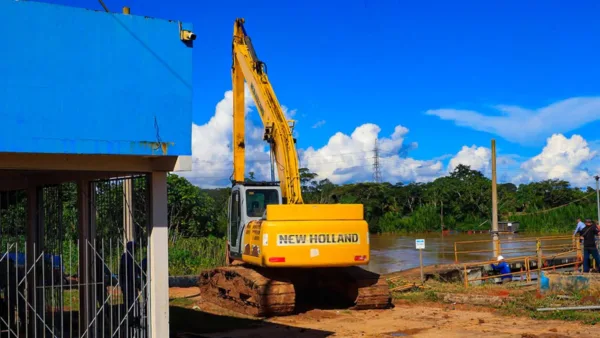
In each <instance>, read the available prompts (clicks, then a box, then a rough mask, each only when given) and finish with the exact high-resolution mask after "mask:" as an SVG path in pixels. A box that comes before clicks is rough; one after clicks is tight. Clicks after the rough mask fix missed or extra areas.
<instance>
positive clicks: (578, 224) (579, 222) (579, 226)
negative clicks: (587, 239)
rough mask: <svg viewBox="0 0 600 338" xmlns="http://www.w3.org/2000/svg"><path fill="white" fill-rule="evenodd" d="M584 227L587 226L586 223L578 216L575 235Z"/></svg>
mask: <svg viewBox="0 0 600 338" xmlns="http://www.w3.org/2000/svg"><path fill="white" fill-rule="evenodd" d="M583 228H585V224H583V222H582V221H581V218H577V227H576V228H575V231H574V232H573V236H575V235H577V233H578V232H579V230H582V229H583Z"/></svg>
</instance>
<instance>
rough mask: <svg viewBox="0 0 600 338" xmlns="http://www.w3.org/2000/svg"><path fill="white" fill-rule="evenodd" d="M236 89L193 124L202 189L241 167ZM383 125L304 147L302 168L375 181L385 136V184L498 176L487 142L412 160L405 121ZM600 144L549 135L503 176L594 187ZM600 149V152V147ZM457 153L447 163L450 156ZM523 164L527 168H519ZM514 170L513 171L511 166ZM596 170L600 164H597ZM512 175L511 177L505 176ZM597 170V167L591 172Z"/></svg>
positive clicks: (260, 157) (251, 151) (196, 178)
mask: <svg viewBox="0 0 600 338" xmlns="http://www.w3.org/2000/svg"><path fill="white" fill-rule="evenodd" d="M253 107H254V103H253V101H252V98H251V96H250V95H249V92H248V91H246V102H245V112H246V173H248V172H250V171H253V172H254V173H255V176H256V177H257V178H258V179H269V177H270V161H269V152H268V147H267V145H266V143H265V142H264V141H263V140H262V137H263V127H262V125H255V124H254V123H253V122H252V121H251V120H250V119H249V118H248V114H249V113H250V112H251V111H252V108H253ZM283 110H284V113H285V114H286V117H287V118H291V117H293V116H294V115H296V111H295V110H289V109H288V108H285V107H284V108H283ZM232 114H233V107H232V92H231V91H227V92H226V93H225V95H224V97H223V99H222V100H221V101H220V102H219V103H218V104H217V105H216V108H215V114H214V116H212V117H211V118H210V120H209V121H208V122H207V123H205V124H203V125H196V124H194V125H193V126H192V151H193V155H192V157H193V160H194V162H193V167H192V172H188V173H181V175H182V176H184V177H186V178H188V179H189V180H190V181H191V182H192V183H194V184H197V185H200V186H202V187H206V188H211V187H222V186H227V185H229V184H230V180H229V179H230V177H231V175H232V171H233V162H232V151H231V142H232V140H231V138H232V123H233V120H232V118H233V117H232ZM380 132H381V128H380V127H379V126H377V125H375V124H372V123H366V124H363V125H361V126H359V127H357V128H355V129H354V131H353V132H352V133H351V134H349V135H346V134H344V133H342V132H338V133H336V134H334V135H333V136H331V137H330V139H329V141H328V142H327V144H325V145H324V146H323V147H320V148H315V147H312V146H311V147H308V148H307V149H298V154H299V159H300V165H301V166H303V167H308V168H309V169H310V170H311V171H313V172H315V173H317V174H318V175H319V177H318V178H319V179H323V178H329V179H330V180H331V181H332V182H334V183H347V182H353V181H371V180H372V178H373V157H374V147H375V140H378V146H379V153H380V166H381V172H382V176H383V180H384V181H389V182H397V181H417V182H429V181H432V180H434V179H435V178H437V177H440V176H443V175H446V174H447V173H448V172H450V171H452V170H453V169H454V168H455V167H456V166H458V164H465V165H469V166H470V167H471V168H472V169H475V170H480V171H482V172H483V173H484V174H486V176H489V175H490V168H491V164H490V149H489V148H486V147H483V146H476V145H472V146H463V147H462V148H461V149H460V150H459V151H458V152H457V153H456V154H454V155H449V154H446V155H442V156H440V157H437V158H433V159H431V160H417V159H414V158H410V157H407V153H408V151H409V150H411V149H414V148H416V147H417V144H416V143H407V142H406V140H405V139H406V135H407V134H408V132H409V130H408V129H407V128H406V127H404V126H401V125H398V126H396V127H395V128H394V131H393V133H392V134H391V135H389V136H387V137H380V135H379V134H380ZM595 146H597V144H595V143H594V142H591V143H590V144H588V142H586V141H585V140H584V139H583V138H582V137H581V136H579V135H574V136H572V137H571V138H566V137H565V136H564V135H562V134H559V133H556V134H553V135H552V136H551V137H549V138H548V139H547V144H546V146H545V147H544V148H543V150H542V151H541V153H540V154H539V155H537V156H535V157H533V158H531V159H528V160H525V159H523V158H521V157H520V156H518V155H503V156H499V157H498V160H497V165H498V172H499V181H511V182H513V183H519V182H528V181H531V180H543V179H553V178H560V179H565V180H568V181H570V182H571V183H572V184H574V185H578V186H587V185H590V184H593V178H592V177H591V176H592V175H590V173H589V172H588V171H587V170H586V169H585V168H583V166H584V165H586V163H587V162H589V161H590V160H592V159H593V158H594V157H595V156H596V155H597V153H598V152H597V151H596V150H594V149H595ZM599 151H600V150H599ZM447 158H450V160H449V161H448V165H447V166H446V167H445V166H444V165H443V163H442V161H445V160H446V159H447ZM519 165H520V168H519ZM509 167H512V168H513V169H507V168H509ZM594 169H600V167H595V168H594ZM503 173H504V174H503ZM591 174H595V172H593V173H591Z"/></svg>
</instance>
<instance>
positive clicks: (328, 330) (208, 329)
mask: <svg viewBox="0 0 600 338" xmlns="http://www.w3.org/2000/svg"><path fill="white" fill-rule="evenodd" d="M186 297H187V298H186ZM171 299H172V300H173V301H172V307H171V323H172V325H171V326H172V328H171V331H172V334H173V335H174V337H182V338H185V337H189V338H192V337H232V338H233V337H285V338H293V337H302V338H305V337H306V338H309V337H311V338H312V337H444V338H450V337H478V338H480V337H528V338H529V337H531V338H533V337H540V338H541V337H582V338H583V337H597V335H598V332H600V329H599V328H598V327H596V326H591V325H584V324H581V323H578V322H565V321H549V320H533V319H530V318H522V317H510V316H502V315H500V314H497V313H495V311H494V310H492V309H487V308H481V307H472V306H471V307H469V306H458V305H456V306H455V305H450V304H438V303H427V304H417V305H415V304H408V303H396V304H395V308H393V309H390V310H379V311H375V310H372V311H371V310H370V311H348V310H339V311H338V310H312V311H309V312H306V313H302V314H298V315H293V316H288V317H279V318H273V319H269V320H266V321H260V320H253V319H250V318H248V317H243V316H239V315H237V314H234V313H226V312H224V310H222V309H220V308H218V307H217V306H215V305H212V304H210V303H206V302H203V301H202V299H201V297H200V296H199V295H198V289H196V288H187V289H180V288H172V289H171ZM182 299H184V300H185V301H182ZM176 306H177V307H176ZM599 315H600V314H599Z"/></svg>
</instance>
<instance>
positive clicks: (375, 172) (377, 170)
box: [373, 139, 381, 183]
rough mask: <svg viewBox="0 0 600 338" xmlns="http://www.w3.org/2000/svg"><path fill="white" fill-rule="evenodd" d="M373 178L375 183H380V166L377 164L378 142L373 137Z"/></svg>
mask: <svg viewBox="0 0 600 338" xmlns="http://www.w3.org/2000/svg"><path fill="white" fill-rule="evenodd" d="M373 152H374V153H375V155H374V156H373V180H374V181H375V183H381V166H380V164H379V144H378V142H377V139H375V148H374V149H373Z"/></svg>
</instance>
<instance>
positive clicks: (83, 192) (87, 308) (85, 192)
mask: <svg viewBox="0 0 600 338" xmlns="http://www.w3.org/2000/svg"><path fill="white" fill-rule="evenodd" d="M89 196H90V183H89V181H78V182H77V210H78V218H79V219H78V230H79V271H78V272H79V273H78V276H79V323H80V325H79V327H80V328H81V332H80V333H79V334H80V337H86V338H91V337H93V336H94V335H93V334H92V332H91V331H90V330H87V327H88V326H89V323H90V322H91V319H92V318H94V316H93V315H94V308H93V307H92V305H93V300H92V299H91V297H90V295H91V294H92V293H91V291H92V290H93V289H92V288H91V287H90V285H89V283H90V282H91V278H90V276H91V272H92V269H91V262H92V259H91V258H92V254H93V251H92V250H90V246H89V243H88V242H90V243H91V241H92V236H91V227H90V201H89ZM86 331H87V333H86V334H85V335H84V334H83V333H84V332H86Z"/></svg>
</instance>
